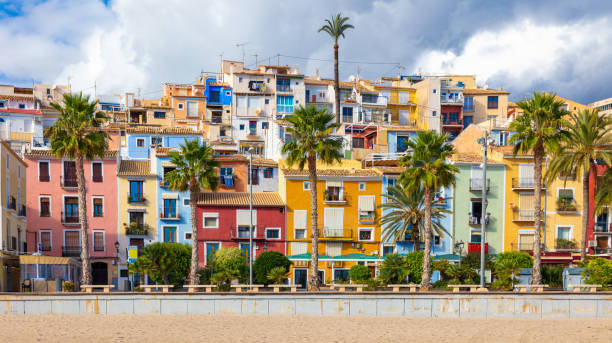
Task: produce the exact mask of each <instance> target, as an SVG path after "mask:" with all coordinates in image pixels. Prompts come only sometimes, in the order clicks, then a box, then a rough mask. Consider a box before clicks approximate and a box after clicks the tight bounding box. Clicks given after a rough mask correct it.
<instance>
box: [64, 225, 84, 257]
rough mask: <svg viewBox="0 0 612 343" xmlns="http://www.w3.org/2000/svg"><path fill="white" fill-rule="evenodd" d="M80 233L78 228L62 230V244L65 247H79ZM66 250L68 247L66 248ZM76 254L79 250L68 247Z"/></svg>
mask: <svg viewBox="0 0 612 343" xmlns="http://www.w3.org/2000/svg"><path fill="white" fill-rule="evenodd" d="M80 236H81V233H80V232H79V231H78V230H66V231H64V246H65V248H80V247H81V237H80ZM66 250H68V249H66ZM70 250H72V251H73V252H76V253H77V254H78V253H80V251H76V250H77V249H70Z"/></svg>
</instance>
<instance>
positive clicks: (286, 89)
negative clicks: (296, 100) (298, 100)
mask: <svg viewBox="0 0 612 343" xmlns="http://www.w3.org/2000/svg"><path fill="white" fill-rule="evenodd" d="M276 91H277V92H285V93H290V92H293V89H292V88H291V85H284V84H277V85H276Z"/></svg>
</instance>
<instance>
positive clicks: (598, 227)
mask: <svg viewBox="0 0 612 343" xmlns="http://www.w3.org/2000/svg"><path fill="white" fill-rule="evenodd" d="M595 232H597V233H610V232H612V224H611V225H608V224H607V223H597V224H595Z"/></svg>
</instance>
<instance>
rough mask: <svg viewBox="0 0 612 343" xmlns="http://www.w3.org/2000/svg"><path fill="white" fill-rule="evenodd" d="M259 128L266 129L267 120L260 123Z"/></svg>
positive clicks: (267, 125)
mask: <svg viewBox="0 0 612 343" xmlns="http://www.w3.org/2000/svg"><path fill="white" fill-rule="evenodd" d="M261 128H262V129H263V130H267V129H268V128H269V124H268V122H267V121H264V122H262V123H261Z"/></svg>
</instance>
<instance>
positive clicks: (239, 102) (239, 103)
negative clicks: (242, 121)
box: [236, 96, 247, 108]
mask: <svg viewBox="0 0 612 343" xmlns="http://www.w3.org/2000/svg"><path fill="white" fill-rule="evenodd" d="M236 107H238V108H244V107H247V97H246V96H237V97H236Z"/></svg>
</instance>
